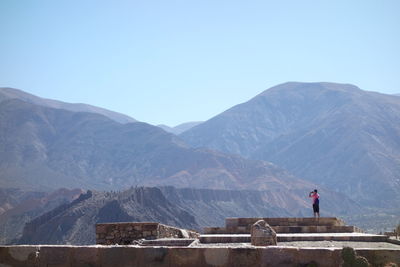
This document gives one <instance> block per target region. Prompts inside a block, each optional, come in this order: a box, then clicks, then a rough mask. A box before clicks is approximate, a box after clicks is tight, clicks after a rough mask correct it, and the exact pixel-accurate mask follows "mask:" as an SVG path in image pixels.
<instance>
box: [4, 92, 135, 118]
mask: <svg viewBox="0 0 400 267" xmlns="http://www.w3.org/2000/svg"><path fill="white" fill-rule="evenodd" d="M9 99H19V100H22V101H25V102H28V103H32V104H36V105H40V106H44V107H50V108H56V109H65V110H69V111H74V112H91V113H97V114H101V115H104V116H106V117H108V118H110V119H112V120H114V121H116V122H119V123H131V122H136V120H135V119H133V118H131V117H129V116H127V115H124V114H121V113H118V112H115V111H111V110H107V109H104V108H100V107H95V106H92V105H88V104H81V103H76V104H75V103H74V104H73V103H66V102H62V101H58V100H53V99H46V98H41V97H38V96H35V95H32V94H29V93H26V92H24V91H21V90H19V89H14V88H9V87H0V102H2V101H4V100H9Z"/></svg>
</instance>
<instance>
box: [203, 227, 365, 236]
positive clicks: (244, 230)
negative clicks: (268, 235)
mask: <svg viewBox="0 0 400 267" xmlns="http://www.w3.org/2000/svg"><path fill="white" fill-rule="evenodd" d="M272 228H273V229H274V230H275V232H277V233H353V232H358V233H362V230H361V229H360V228H358V227H355V226H320V225H316V226H272ZM203 232H204V234H249V233H250V226H247V227H245V226H239V227H230V228H228V229H227V228H224V227H205V228H204V229H203Z"/></svg>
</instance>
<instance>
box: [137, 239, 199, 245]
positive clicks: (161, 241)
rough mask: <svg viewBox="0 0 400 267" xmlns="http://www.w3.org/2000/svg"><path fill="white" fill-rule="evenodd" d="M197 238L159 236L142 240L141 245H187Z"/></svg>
mask: <svg viewBox="0 0 400 267" xmlns="http://www.w3.org/2000/svg"><path fill="white" fill-rule="evenodd" d="M196 240H197V239H195V238H161V239H155V240H143V241H142V243H141V244H140V245H141V246H167V247H187V246H189V245H190V244H192V243H193V242H194V241H196Z"/></svg>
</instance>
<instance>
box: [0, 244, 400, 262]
mask: <svg viewBox="0 0 400 267" xmlns="http://www.w3.org/2000/svg"><path fill="white" fill-rule="evenodd" d="M341 251H342V249H341V248H298V247H284V246H270V247H237V248H230V247H139V246H102V245H97V246H54V245H52V246H0V266H13V267H19V266H21V267H22V266H23V267H26V266H32V267H49V266H52V267H87V266H92V267H104V266H132V267H143V266H157V267H171V266H180V267H203V266H210V267H269V266H271V267H273V266H318V267H332V266H341V265H342V263H343V259H342V256H341ZM356 252H357V254H358V255H360V256H363V257H365V258H366V259H367V260H368V261H369V263H370V264H371V265H372V266H390V265H387V264H388V263H394V264H397V265H399V264H400V249H390V248H386V249H368V248H360V249H356ZM391 266H393V265H391Z"/></svg>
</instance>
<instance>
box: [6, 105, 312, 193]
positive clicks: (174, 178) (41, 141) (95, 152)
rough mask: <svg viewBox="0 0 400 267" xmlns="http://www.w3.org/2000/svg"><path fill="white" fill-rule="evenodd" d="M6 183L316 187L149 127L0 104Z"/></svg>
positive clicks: (99, 186)
mask: <svg viewBox="0 0 400 267" xmlns="http://www.w3.org/2000/svg"><path fill="white" fill-rule="evenodd" d="M0 121H1V122H2V123H1V124H0V148H1V149H0V158H1V159H2V160H1V162H0V186H1V187H15V188H26V189H40V190H43V189H49V190H50V189H56V188H59V187H66V188H86V189H110V190H112V189H117V188H127V187H129V186H132V185H175V186H178V187H196V188H213V189H246V188H247V189H270V190H274V189H281V190H284V189H285V190H289V189H300V190H304V191H305V192H308V191H309V190H310V188H314V187H315V185H314V184H312V183H309V182H305V181H302V180H300V179H297V178H295V177H294V176H292V175H290V174H289V173H288V172H286V171H284V170H282V169H280V168H278V167H277V166H275V165H273V164H271V163H268V162H264V161H255V160H246V159H243V158H241V157H239V156H231V155H227V154H223V153H220V152H215V151H210V150H203V149H193V148H190V147H188V146H187V145H186V144H185V143H184V142H183V141H182V140H180V139H179V138H178V137H176V136H175V135H172V134H169V133H166V132H165V131H163V130H161V129H160V128H158V127H155V126H151V125H148V124H145V123H139V122H136V123H128V124H120V123H117V122H115V121H113V120H111V119H108V118H107V117H105V116H102V115H99V114H95V113H85V112H71V111H67V110H62V109H54V108H49V107H43V106H39V105H35V104H32V103H28V102H24V101H21V100H18V99H9V100H5V101H2V102H0Z"/></svg>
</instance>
